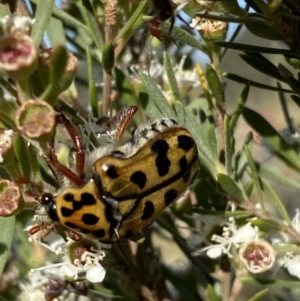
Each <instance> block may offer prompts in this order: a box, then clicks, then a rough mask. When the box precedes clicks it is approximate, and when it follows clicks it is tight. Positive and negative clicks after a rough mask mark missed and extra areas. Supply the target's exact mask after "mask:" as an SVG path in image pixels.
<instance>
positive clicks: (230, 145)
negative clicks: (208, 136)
mask: <svg viewBox="0 0 300 301" xmlns="http://www.w3.org/2000/svg"><path fill="white" fill-rule="evenodd" d="M224 138H225V139H224V141H225V165H226V171H227V174H228V175H231V174H232V156H233V154H234V137H233V133H232V131H231V130H230V129H229V118H228V116H227V115H225V117H224Z"/></svg>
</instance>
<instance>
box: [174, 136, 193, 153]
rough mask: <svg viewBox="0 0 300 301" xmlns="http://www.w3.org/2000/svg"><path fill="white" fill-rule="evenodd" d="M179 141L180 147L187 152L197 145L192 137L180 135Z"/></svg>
mask: <svg viewBox="0 0 300 301" xmlns="http://www.w3.org/2000/svg"><path fill="white" fill-rule="evenodd" d="M177 139H178V147H179V148H182V149H184V150H185V151H189V150H190V149H191V148H192V147H193V146H194V143H195V142H194V139H193V138H192V137H189V136H186V135H179V136H178V138H177Z"/></svg>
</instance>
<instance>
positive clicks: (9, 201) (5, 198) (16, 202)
mask: <svg viewBox="0 0 300 301" xmlns="http://www.w3.org/2000/svg"><path fill="white" fill-rule="evenodd" d="M20 203H21V193H20V189H19V187H18V186H17V185H16V184H15V183H13V182H11V181H8V180H0V216H11V215H13V214H15V213H16V212H17V211H18V209H19V206H20Z"/></svg>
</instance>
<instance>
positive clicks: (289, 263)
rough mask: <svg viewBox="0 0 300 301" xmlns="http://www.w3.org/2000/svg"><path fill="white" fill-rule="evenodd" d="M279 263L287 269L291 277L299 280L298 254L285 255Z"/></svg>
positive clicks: (299, 258)
mask: <svg viewBox="0 0 300 301" xmlns="http://www.w3.org/2000/svg"><path fill="white" fill-rule="evenodd" d="M280 263H281V264H282V265H283V266H284V267H285V268H286V269H287V271H288V273H289V274H290V275H291V276H294V277H297V278H299V279H300V254H292V253H287V254H286V255H285V256H284V258H281V259H280Z"/></svg>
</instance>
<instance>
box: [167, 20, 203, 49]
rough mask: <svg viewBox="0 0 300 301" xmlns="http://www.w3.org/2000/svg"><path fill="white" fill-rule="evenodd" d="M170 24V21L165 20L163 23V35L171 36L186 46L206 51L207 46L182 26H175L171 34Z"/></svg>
mask: <svg viewBox="0 0 300 301" xmlns="http://www.w3.org/2000/svg"><path fill="white" fill-rule="evenodd" d="M170 25H171V24H170V22H164V23H163V24H162V25H161V30H162V35H163V36H166V37H171V39H172V40H174V41H175V42H179V43H181V44H183V45H186V46H191V47H192V48H195V49H198V50H200V51H205V47H204V46H203V44H202V43H201V42H199V40H198V39H196V38H195V37H193V36H192V35H191V34H190V33H188V32H187V31H186V30H184V29H182V28H179V27H177V26H174V27H173V29H172V31H171V34H170V32H169V31H170Z"/></svg>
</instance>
